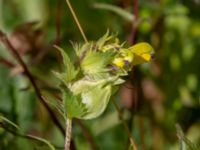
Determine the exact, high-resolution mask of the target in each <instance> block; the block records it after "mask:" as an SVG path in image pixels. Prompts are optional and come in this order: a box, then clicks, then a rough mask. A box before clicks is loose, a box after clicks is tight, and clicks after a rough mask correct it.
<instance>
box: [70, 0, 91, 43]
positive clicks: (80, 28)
mask: <svg viewBox="0 0 200 150" xmlns="http://www.w3.org/2000/svg"><path fill="white" fill-rule="evenodd" d="M66 2H67V5H68V7H69V9H70V12H71V13H72V16H73V18H74V20H75V22H76V25H77V26H78V29H79V30H80V32H81V35H82V37H83V39H84V41H85V42H86V43H87V42H88V40H87V38H86V36H85V33H84V31H83V28H82V27H81V24H80V23H79V20H78V18H77V16H76V13H75V11H74V9H73V7H72V5H71V3H70V1H69V0H66Z"/></svg>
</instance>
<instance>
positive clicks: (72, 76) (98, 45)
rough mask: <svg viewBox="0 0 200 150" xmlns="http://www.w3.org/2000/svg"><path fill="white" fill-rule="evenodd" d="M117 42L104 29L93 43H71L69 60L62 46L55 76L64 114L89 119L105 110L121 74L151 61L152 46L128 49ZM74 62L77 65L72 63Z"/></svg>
mask: <svg viewBox="0 0 200 150" xmlns="http://www.w3.org/2000/svg"><path fill="white" fill-rule="evenodd" d="M123 45H124V44H121V45H120V44H119V40H118V39H117V38H116V36H114V35H109V33H108V32H107V33H106V34H105V35H104V36H103V37H102V38H100V39H99V40H98V41H96V42H88V43H85V44H83V45H82V46H80V45H74V49H75V52H76V56H77V59H78V60H76V63H74V62H72V61H71V60H70V58H69V56H68V55H67V54H66V53H65V52H64V51H63V50H62V49H61V48H58V47H57V48H58V49H59V50H60V51H61V54H62V56H63V63H64V70H63V72H62V73H58V72H55V75H56V76H57V77H58V78H59V79H60V80H61V81H62V85H63V86H61V91H62V93H63V112H64V115H65V117H66V116H67V117H68V118H80V119H92V118H95V117H98V116H99V115H101V114H102V113H103V111H104V110H105V108H106V106H107V104H108V102H109V99H110V97H111V95H112V94H113V93H114V92H115V91H116V88H117V86H119V85H120V84H122V83H123V82H124V80H123V79H121V77H122V76H125V75H128V71H130V70H131V69H132V67H133V66H134V65H136V64H140V63H144V62H147V61H150V60H151V53H152V51H153V49H152V47H151V46H150V45H149V44H147V43H139V44H136V45H134V46H132V47H130V48H125V47H124V46H123ZM75 64H76V65H75Z"/></svg>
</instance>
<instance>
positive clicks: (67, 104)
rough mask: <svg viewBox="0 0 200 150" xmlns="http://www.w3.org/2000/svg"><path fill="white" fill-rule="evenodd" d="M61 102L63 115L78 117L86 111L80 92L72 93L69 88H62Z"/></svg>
mask: <svg viewBox="0 0 200 150" xmlns="http://www.w3.org/2000/svg"><path fill="white" fill-rule="evenodd" d="M62 93H63V103H64V110H65V117H68V118H74V117H76V118H79V117H80V116H82V115H83V114H84V113H85V112H86V108H85V105H84V104H82V102H81V96H80V94H78V95H74V94H73V93H72V92H71V91H70V90H69V89H67V88H65V89H64V88H63V89H62Z"/></svg>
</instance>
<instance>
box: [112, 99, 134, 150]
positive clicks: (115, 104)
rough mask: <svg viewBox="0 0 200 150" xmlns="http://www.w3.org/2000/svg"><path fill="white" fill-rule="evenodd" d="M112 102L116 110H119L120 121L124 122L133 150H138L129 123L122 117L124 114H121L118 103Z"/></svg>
mask: <svg viewBox="0 0 200 150" xmlns="http://www.w3.org/2000/svg"><path fill="white" fill-rule="evenodd" d="M112 102H113V104H114V106H115V108H116V110H117V112H118V115H119V119H120V120H121V121H122V123H123V126H124V128H125V130H126V132H127V134H128V138H129V141H130V144H131V146H133V149H134V150H138V148H137V145H136V143H135V140H134V139H133V137H132V135H131V131H130V129H129V127H128V125H127V123H126V122H125V121H124V119H123V116H122V113H121V111H120V109H119V107H118V106H117V103H116V102H115V101H114V100H112Z"/></svg>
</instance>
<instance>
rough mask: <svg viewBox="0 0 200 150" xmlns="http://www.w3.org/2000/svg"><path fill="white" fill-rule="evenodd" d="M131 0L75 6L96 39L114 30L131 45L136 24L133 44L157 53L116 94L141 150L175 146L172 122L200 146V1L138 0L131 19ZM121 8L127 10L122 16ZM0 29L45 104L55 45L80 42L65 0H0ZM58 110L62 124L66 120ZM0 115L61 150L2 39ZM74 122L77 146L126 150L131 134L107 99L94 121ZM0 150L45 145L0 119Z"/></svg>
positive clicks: (55, 63) (50, 95)
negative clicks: (10, 128) (145, 45)
mask: <svg viewBox="0 0 200 150" xmlns="http://www.w3.org/2000/svg"><path fill="white" fill-rule="evenodd" d="M133 2H134V0H133V1H131V0H101V1H100V0H84V1H81V0H79V1H78V0H77V1H72V4H73V7H74V9H75V11H76V13H77V15H78V18H79V20H80V22H81V24H82V26H83V29H84V31H85V33H86V35H87V37H88V39H89V40H96V39H98V38H99V37H101V36H102V35H103V33H105V32H106V30H107V29H110V30H111V31H112V32H114V33H116V32H117V33H118V35H119V37H120V40H121V41H124V40H126V41H127V43H126V44H127V45H132V39H131V37H132V36H133V33H132V32H133V30H134V29H133V26H134V27H136V28H137V32H136V34H135V37H136V38H135V39H136V41H134V42H141V41H146V42H149V43H151V45H153V47H154V49H155V51H156V56H155V60H154V61H153V62H152V63H150V64H144V65H142V66H140V67H137V68H136V69H135V70H134V71H133V77H132V76H130V81H129V82H127V83H126V84H125V85H124V86H123V87H122V89H121V91H120V93H119V94H118V95H117V96H116V97H114V99H115V100H117V102H118V104H119V105H120V108H121V110H122V112H123V116H124V118H125V119H126V121H127V123H128V124H129V127H130V128H131V130H132V135H133V137H134V138H135V139H136V142H137V144H138V147H139V149H147V150H151V149H153V150H165V149H166V150H169V149H171V150H174V149H180V145H179V140H178V137H177V135H176V133H177V132H176V127H175V125H176V123H179V124H180V126H181V127H182V129H183V132H184V134H185V137H187V138H186V139H189V141H192V142H193V143H195V145H197V147H198V146H200V134H199V133H200V83H199V82H200V69H199V68H200V53H199V51H198V50H199V49H200V16H199V14H200V9H199V8H200V1H199V0H190V1H189V0H179V1H174V0H149V1H145V0H140V1H139V9H138V19H137V20H134V19H133V22H131V21H130V19H129V20H127V17H128V18H130V16H134V17H133V18H137V16H135V15H132V14H133ZM98 3H104V4H107V5H106V6H111V8H112V9H107V8H101V7H98V9H97V8H96V7H94V6H95V4H98ZM108 8H110V7H108ZM116 8H118V9H116ZM113 9H114V11H113ZM121 9H122V10H123V11H122V10H121ZM119 10H120V11H119ZM116 11H117V12H116ZM121 11H122V12H121ZM124 11H126V13H127V15H128V16H124V15H126V13H124ZM120 13H122V14H120ZM123 17H124V18H123ZM0 30H3V31H4V32H6V33H7V34H8V35H9V38H10V41H11V43H12V45H13V46H14V47H15V48H16V49H17V50H18V52H19V53H20V55H21V57H23V59H24V61H25V62H26V64H27V65H28V68H29V69H30V71H31V73H32V75H33V76H34V78H35V80H36V83H37V85H38V86H39V88H40V90H41V91H42V94H43V95H44V97H45V98H46V99H48V101H49V104H51V103H54V101H55V100H57V99H58V97H59V96H60V93H59V92H58V90H57V85H58V80H56V79H55V78H54V77H53V74H52V70H58V71H59V70H61V68H60V66H61V60H62V59H61V56H60V55H59V52H57V50H56V49H55V48H53V45H54V44H56V45H60V46H61V47H63V48H64V49H65V51H66V52H67V53H68V54H69V55H71V56H74V53H73V51H72V44H71V43H70V41H72V42H83V39H82V37H81V35H80V33H79V31H78V28H77V27H76V26H75V22H74V20H73V18H72V16H71V14H70V12H69V9H68V8H67V6H66V4H65V1H64V0H57V1H54V0H48V1H47V0H0ZM135 97H136V98H135ZM135 101H137V102H135ZM55 113H57V116H58V118H60V121H61V122H62V120H63V118H62V117H61V116H60V115H59V113H58V112H56V111H55ZM0 114H1V115H3V116H4V117H6V118H8V119H9V120H11V121H12V122H14V123H15V124H17V125H18V126H19V127H20V128H21V130H22V131H23V133H26V134H31V135H35V136H37V137H41V138H44V139H47V140H49V141H50V142H51V143H52V144H53V145H54V146H55V147H56V149H63V145H64V144H63V143H64V138H63V135H62V134H61V132H60V131H59V130H58V129H57V128H56V127H55V125H54V124H53V123H52V121H51V118H50V117H49V115H48V113H47V112H46V110H45V109H44V107H43V106H42V104H41V103H40V102H39V101H38V98H37V97H36V96H35V93H34V91H33V88H32V85H31V84H30V82H29V81H28V80H27V78H26V77H25V76H24V74H23V70H22V69H21V67H20V66H19V65H18V64H17V62H16V61H15V60H14V59H13V57H12V55H10V53H9V52H8V50H7V49H6V48H5V47H4V46H3V45H2V44H0ZM0 123H1V122H0ZM62 123H63V126H64V122H62ZM8 126H10V125H8ZM73 126H74V129H73V142H74V145H75V147H76V149H78V150H88V149H105V150H110V149H115V150H124V149H128V136H127V134H126V132H125V129H124V128H123V126H122V124H121V122H120V121H119V119H118V115H117V113H116V110H115V108H114V107H113V105H112V104H111V103H110V105H109V107H108V108H107V109H106V112H105V113H104V114H103V115H102V116H101V117H99V118H98V119H94V120H89V121H84V122H81V123H80V122H79V121H75V123H74V124H73ZM88 134H89V135H90V138H92V140H91V139H90V138H88ZM182 137H183V136H182ZM91 143H92V144H91ZM0 149H6V150H11V149H15V150H32V149H45V148H42V145H41V144H38V143H37V142H35V141H32V140H28V139H26V138H22V137H20V136H15V135H13V134H11V133H9V132H8V131H6V130H5V129H4V128H1V124H0Z"/></svg>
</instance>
